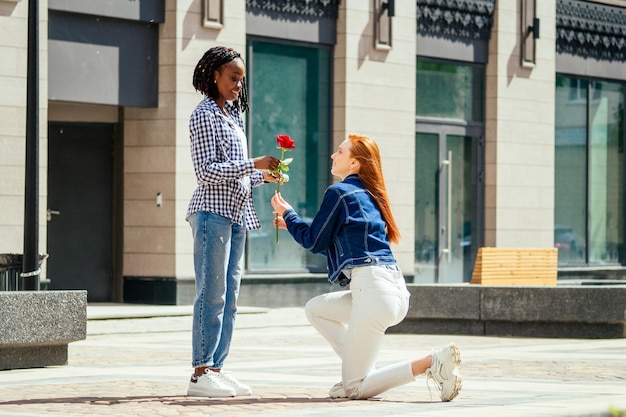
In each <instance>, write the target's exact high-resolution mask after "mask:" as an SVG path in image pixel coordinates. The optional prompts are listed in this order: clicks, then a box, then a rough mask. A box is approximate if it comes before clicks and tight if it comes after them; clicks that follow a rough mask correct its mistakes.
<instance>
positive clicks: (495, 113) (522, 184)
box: [485, 0, 556, 247]
mask: <svg viewBox="0 0 626 417" xmlns="http://www.w3.org/2000/svg"><path fill="white" fill-rule="evenodd" d="M555 13H556V5H555V0H546V1H541V2H537V16H539V17H540V18H541V38H540V39H538V40H537V43H536V48H537V49H536V51H537V52H536V54H537V55H536V56H537V60H536V65H535V67H534V68H523V67H522V66H521V64H520V34H519V27H520V15H519V9H518V6H517V2H496V10H495V13H494V28H493V31H492V35H491V41H490V45H489V63H488V65H487V81H486V82H487V106H486V107H487V115H486V170H485V172H486V176H485V182H486V189H485V206H486V207H485V208H486V210H485V229H486V230H485V245H486V246H496V247H552V246H553V244H554V242H553V240H554V229H553V224H554V100H555V87H554V83H555V72H554V71H555Z"/></svg>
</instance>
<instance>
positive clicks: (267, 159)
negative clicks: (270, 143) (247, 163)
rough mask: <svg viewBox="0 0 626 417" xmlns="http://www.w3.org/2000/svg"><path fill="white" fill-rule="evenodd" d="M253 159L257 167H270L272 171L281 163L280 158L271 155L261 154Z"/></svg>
mask: <svg viewBox="0 0 626 417" xmlns="http://www.w3.org/2000/svg"><path fill="white" fill-rule="evenodd" d="M252 161H253V162H254V167H255V168H256V169H269V170H270V171H273V170H275V169H276V168H278V164H280V159H278V158H276V157H274V156H271V155H265V156H259V157H256V158H254V159H253V160H252Z"/></svg>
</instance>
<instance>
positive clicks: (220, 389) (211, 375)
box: [187, 369, 237, 398]
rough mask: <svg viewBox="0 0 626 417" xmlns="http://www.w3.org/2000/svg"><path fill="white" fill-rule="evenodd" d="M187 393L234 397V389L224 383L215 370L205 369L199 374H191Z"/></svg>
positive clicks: (203, 395) (212, 396) (197, 395)
mask: <svg viewBox="0 0 626 417" xmlns="http://www.w3.org/2000/svg"><path fill="white" fill-rule="evenodd" d="M187 395H191V396H194V397H211V398H217V397H234V396H235V395H237V393H236V392H235V390H234V389H233V388H231V387H230V386H228V385H226V384H224V383H223V382H222V379H221V378H220V377H219V374H218V373H217V372H213V371H211V370H210V369H207V370H206V371H205V373H204V374H202V375H200V376H195V375H194V376H192V377H191V381H190V382H189V388H187Z"/></svg>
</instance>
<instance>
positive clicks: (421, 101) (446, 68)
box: [416, 59, 485, 122]
mask: <svg viewBox="0 0 626 417" xmlns="http://www.w3.org/2000/svg"><path fill="white" fill-rule="evenodd" d="M484 83H485V70H484V67H482V66H472V65H467V64H463V65H461V64H455V63H450V62H445V63H444V62H433V61H425V60H422V59H418V60H417V107H416V108H417V116H419V117H434V118H445V119H457V120H466V121H473V122H482V121H483V120H484V117H483V115H484V102H483V97H484V91H485V87H484V85H485V84H484Z"/></svg>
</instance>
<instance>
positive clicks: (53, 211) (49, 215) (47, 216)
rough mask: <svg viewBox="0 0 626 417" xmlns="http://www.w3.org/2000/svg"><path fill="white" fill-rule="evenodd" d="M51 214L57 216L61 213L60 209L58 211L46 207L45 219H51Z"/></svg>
mask: <svg viewBox="0 0 626 417" xmlns="http://www.w3.org/2000/svg"><path fill="white" fill-rule="evenodd" d="M53 214H54V215H55V216H58V215H59V214H61V212H60V211H58V210H50V209H48V210H46V219H47V220H48V221H50V220H52V215H53Z"/></svg>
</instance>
